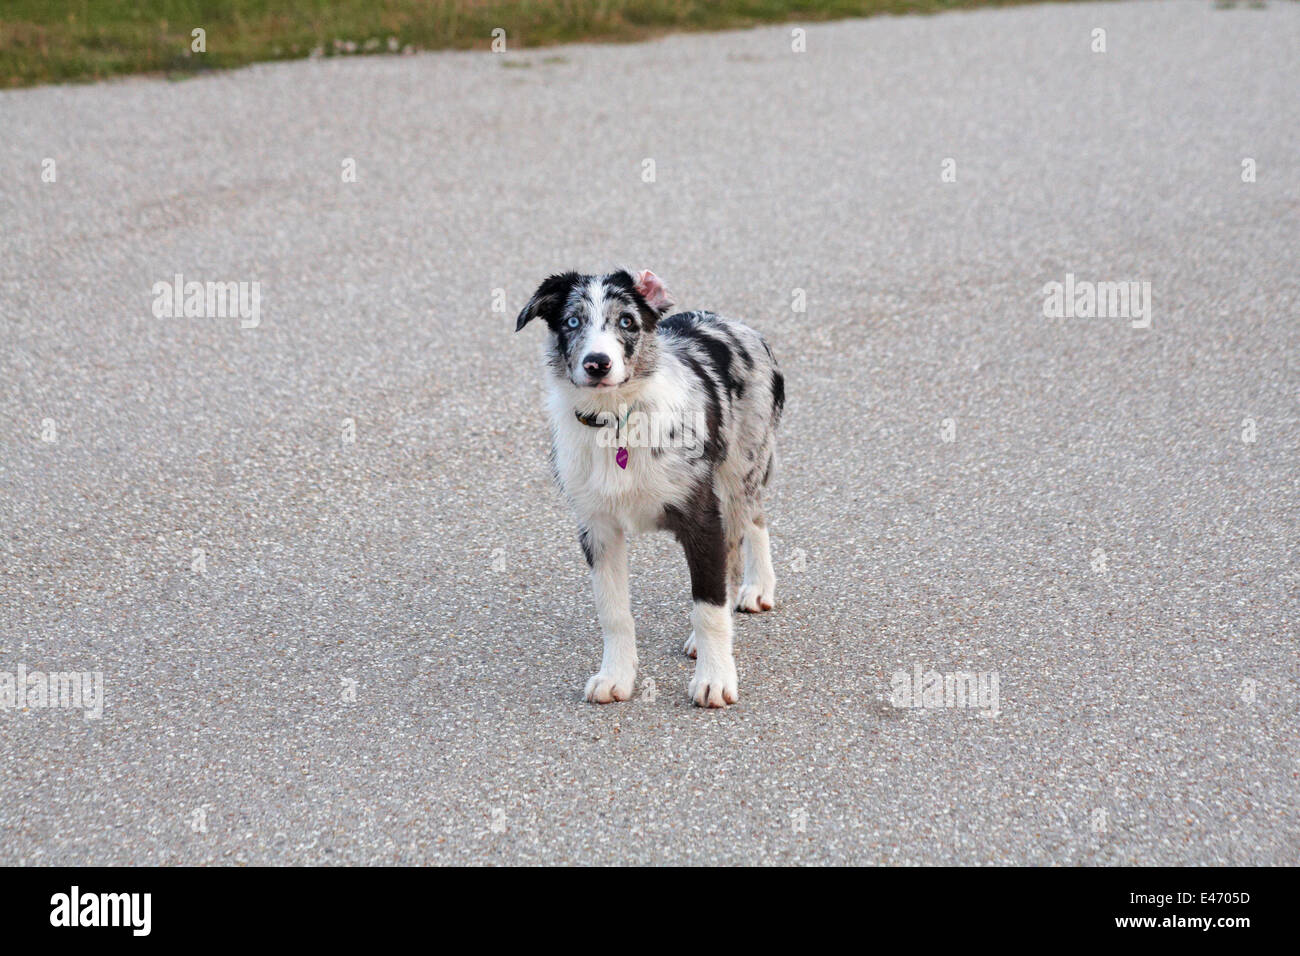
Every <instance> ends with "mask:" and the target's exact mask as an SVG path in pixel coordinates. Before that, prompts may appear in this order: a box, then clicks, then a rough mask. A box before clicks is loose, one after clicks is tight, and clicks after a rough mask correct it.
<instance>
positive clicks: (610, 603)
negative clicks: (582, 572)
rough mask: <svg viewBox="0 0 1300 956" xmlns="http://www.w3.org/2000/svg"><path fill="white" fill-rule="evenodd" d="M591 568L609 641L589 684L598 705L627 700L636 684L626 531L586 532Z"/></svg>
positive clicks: (596, 527)
mask: <svg viewBox="0 0 1300 956" xmlns="http://www.w3.org/2000/svg"><path fill="white" fill-rule="evenodd" d="M582 546H583V550H584V552H585V554H586V557H587V563H588V564H590V565H591V585H592V590H593V591H594V592H595V594H596V616H597V617H598V618H599V619H600V630H601V634H602V635H603V637H604V639H605V654H604V657H603V658H602V659H601V662H600V671H599V673H596V674H594V675H592V677H591V679H590V680H588V681H587V690H586V697H587V700H589V701H591V702H592V703H594V704H608V703H609V702H610V701H614V700H627V699H628V698H630V697H631V696H632V686H633V684H634V682H635V681H636V626H635V625H634V624H633V623H632V606H631V602H630V601H629V598H628V592H627V538H626V536H625V535H624V534H623V529H621V528H617V527H613V526H610V525H606V524H598V525H594V526H593V527H591V528H589V529H587V530H585V531H584V532H583V533H582Z"/></svg>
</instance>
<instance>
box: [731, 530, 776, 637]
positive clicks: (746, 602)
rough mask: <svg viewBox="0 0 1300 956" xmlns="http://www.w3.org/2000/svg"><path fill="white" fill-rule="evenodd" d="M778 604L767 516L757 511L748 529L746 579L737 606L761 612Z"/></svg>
mask: <svg viewBox="0 0 1300 956" xmlns="http://www.w3.org/2000/svg"><path fill="white" fill-rule="evenodd" d="M775 605H776V571H775V570H773V568H772V544H771V540H770V538H769V535H768V533H767V517H766V516H765V515H764V514H763V512H762V511H761V510H760V511H756V512H755V513H754V514H753V516H752V517H751V518H750V522H749V527H748V528H746V529H745V579H744V581H743V582H741V585H740V594H739V595H738V596H737V598H736V610H737V611H748V612H750V613H751V614H757V613H758V612H760V611H770V610H772V608H773V607H774V606H775Z"/></svg>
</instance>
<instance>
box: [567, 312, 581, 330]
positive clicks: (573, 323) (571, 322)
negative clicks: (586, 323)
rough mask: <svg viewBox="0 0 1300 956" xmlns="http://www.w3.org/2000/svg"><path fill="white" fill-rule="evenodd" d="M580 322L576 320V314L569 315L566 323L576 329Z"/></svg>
mask: <svg viewBox="0 0 1300 956" xmlns="http://www.w3.org/2000/svg"><path fill="white" fill-rule="evenodd" d="M581 324H582V323H581V322H579V321H578V317H577V316H576V315H571V316H569V323H568V325H569V328H571V329H576V328H577V327H578V326H579V325H581Z"/></svg>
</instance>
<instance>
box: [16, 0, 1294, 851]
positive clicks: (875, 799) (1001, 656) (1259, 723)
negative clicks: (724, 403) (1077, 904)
mask: <svg viewBox="0 0 1300 956" xmlns="http://www.w3.org/2000/svg"><path fill="white" fill-rule="evenodd" d="M507 27H508V25H507ZM1095 28H1102V29H1104V30H1105V31H1106V35H1105V40H1106V50H1105V52H1094V51H1093V49H1092V47H1093V44H1094V39H1093V30H1094V29H1095ZM790 31H791V28H790V27H789V26H775V27H770V28H764V29H757V30H752V31H742V32H731V33H721V34H712V35H688V36H674V37H669V38H666V39H663V40H660V41H656V42H651V43H646V44H641V45H632V46H585V45H584V46H571V47H563V48H557V49H551V50H542V51H525V52H520V53H514V52H511V53H507V54H504V55H492V54H487V53H439V54H430V55H416V56H407V57H382V58H342V59H336V60H323V61H318V62H299V63H291V64H279V65H267V66H259V67H255V68H252V69H246V70H241V71H238V72H233V73H224V74H216V75H210V76H206V77H203V78H199V79H194V80H190V81H187V82H179V83H177V82H167V81H165V80H160V79H136V80H129V81H125V82H114V83H108V84H103V85H99V86H81V87H51V88H44V89H34V90H28V91H21V92H5V93H0V221H2V222H3V235H2V236H0V317H2V323H0V344H2V345H3V348H2V349H0V496H2V498H0V557H2V558H3V567H2V568H0V571H2V574H0V671H3V672H7V673H10V674H13V675H15V679H16V675H17V672H18V668H19V667H20V666H22V667H24V668H26V670H27V671H28V672H29V673H30V672H32V671H40V672H42V673H44V672H63V671H86V672H94V671H100V672H102V674H103V680H104V709H103V714H102V716H101V717H100V718H99V719H86V718H85V716H84V713H82V712H78V710H76V709H74V708H67V707H51V706H44V707H42V706H40V701H39V700H35V699H33V698H32V697H30V696H28V697H25V698H24V702H25V703H26V704H27V706H26V707H19V706H18V700H17V698H14V706H11V707H10V708H9V709H8V710H3V711H0V740H2V741H3V742H2V743H0V752H2V753H3V774H0V832H2V838H0V863H4V864H15V863H25V864H29V865H30V864H55V863H59V864H81V863H109V864H127V863H164V864H171V863H217V864H234V863H310V864H317V863H504V862H523V863H543V862H545V863H575V862H576V863H643V862H644V863H668V862H672V863H709V862H716V863H741V862H744V863H844V862H854V863H900V864H901V863H1033V864H1155V863H1164V864H1181V863H1191V864H1220V863H1242V864H1296V863H1300V809H1298V803H1300V801H1298V800H1297V797H1298V796H1300V745H1298V737H1300V673H1298V657H1300V656H1298V654H1297V608H1298V604H1300V602H1298V601H1297V596H1298V590H1300V575H1298V573H1297V570H1298V569H1297V560H1296V551H1295V548H1296V539H1297V532H1298V531H1300V520H1298V515H1297V478H1298V474H1300V471H1298V469H1297V461H1298V460H1300V403H1298V402H1297V399H1298V397H1300V391H1298V386H1300V376H1298V375H1297V368H1296V361H1297V354H1298V353H1300V331H1298V323H1297V317H1298V304H1300V295H1298V292H1300V276H1298V274H1297V268H1296V263H1297V253H1298V252H1300V98H1298V97H1297V96H1296V90H1297V89H1298V88H1300V57H1297V56H1296V51H1297V49H1298V48H1300V6H1297V5H1296V4H1290V3H1279V2H1270V3H1269V4H1268V6H1267V8H1266V9H1263V10H1257V9H1249V8H1246V7H1245V6H1239V7H1238V8H1236V9H1231V10H1223V9H1216V8H1214V7H1213V6H1212V5H1211V4H1209V3H1200V2H1197V3H1165V4H1116V5H1109V4H1107V5H1078V6H1074V5H1070V6H1057V5H1051V6H1041V7H1039V6H1034V7H1022V8H1015V9H1004V10H997V11H978V12H968V13H954V14H946V15H942V16H935V17H903V18H881V19H873V20H866V21H853V22H844V23H834V24H824V25H815V26H809V27H808V29H807V36H806V42H807V50H806V52H802V53H796V52H793V51H792V49H791V43H792V40H791V32H790ZM208 42H209V44H211V45H215V44H217V43H218V42H219V38H216V37H210V38H209V41H208ZM46 159H53V160H54V166H53V170H54V173H55V180H54V181H53V182H43V181H42V171H43V169H46V168H49V167H48V165H43V163H44V160H46ZM349 159H350V160H354V161H355V170H356V181H355V182H345V181H344V175H343V172H344V164H345V161H346V160H349ZM646 160H653V173H654V175H653V179H652V181H649V182H647V181H645V178H646V177H647V176H648V173H647V170H648V168H649V167H648V166H647V165H646V163H645V161H646ZM946 160H952V161H953V162H952V163H951V164H949V163H946V162H945V161H946ZM1246 160H1253V161H1254V162H1253V168H1254V171H1255V176H1254V181H1253V182H1251V181H1243V175H1245V178H1246V179H1247V180H1249V179H1250V178H1251V177H1250V175H1249V170H1250V167H1251V166H1252V164H1251V163H1247V162H1245V161H1246ZM945 173H954V174H955V181H945V179H952V178H953V177H952V176H951V175H945ZM620 264H627V265H629V266H633V267H641V268H652V269H654V270H655V271H656V272H657V273H659V274H660V275H661V276H663V277H664V279H665V281H666V282H667V283H668V285H669V287H670V289H672V290H673V291H674V292H675V294H676V297H677V300H678V303H679V305H680V306H682V307H683V308H713V309H717V310H719V311H725V312H727V313H729V314H733V315H736V316H738V317H743V318H745V319H747V320H748V321H750V322H751V323H752V324H754V325H755V326H757V327H758V328H760V329H761V330H763V331H764V333H765V334H766V335H767V337H768V338H769V340H770V341H771V342H772V344H773V348H774V350H775V351H776V354H777V355H778V357H779V358H780V359H781V361H782V364H783V366H784V368H785V370H786V373H787V378H788V382H789V385H788V391H789V404H788V407H787V416H786V418H785V420H784V422H783V432H782V436H781V444H782V453H783V457H782V465H781V470H780V473H779V475H778V477H777V479H776V484H775V495H774V500H773V503H772V508H771V514H772V526H773V549H774V557H775V559H776V564H777V574H778V591H777V597H778V601H779V606H778V609H777V610H776V611H775V613H772V614H768V615H764V616H762V617H754V618H749V617H747V618H744V619H742V620H739V621H738V624H737V658H738V664H739V669H740V675H741V701H740V703H739V705H737V706H735V707H732V708H730V709H728V710H726V711H724V712H705V711H701V710H699V709H697V708H695V707H693V706H691V705H690V703H689V702H688V700H687V698H686V693H685V688H686V684H687V681H688V679H689V676H690V672H691V666H692V665H691V663H690V662H689V661H687V660H686V659H685V658H684V657H683V656H682V655H681V653H680V647H681V643H682V640H683V638H684V637H685V633H686V629H687V613H688V611H689V591H688V583H687V579H686V570H685V563H684V561H683V559H682V557H681V554H680V551H679V550H678V548H677V546H676V545H675V544H673V543H672V542H671V540H669V539H666V538H658V537H650V538H643V539H637V540H636V541H635V542H634V544H633V547H632V568H633V571H632V590H633V611H634V614H635V615H636V618H637V621H638V628H639V643H640V649H641V659H642V672H641V676H640V687H639V692H638V696H637V697H636V698H634V699H633V700H632V701H630V702H627V703H625V704H621V705H614V706H608V707H597V706H593V705H590V704H587V703H584V702H583V701H582V699H581V691H582V687H583V683H584V681H585V680H586V678H587V677H588V675H589V674H591V673H592V672H593V671H594V670H595V668H596V666H597V664H598V662H599V657H600V649H599V636H598V633H597V627H596V621H595V613H594V608H593V604H592V600H591V597H590V594H589V590H588V585H587V580H586V568H585V565H584V564H583V562H582V558H581V555H580V551H579V548H578V545H577V542H576V539H575V532H574V527H573V523H572V521H571V519H570V517H569V516H568V515H567V514H566V512H565V510H564V508H563V506H562V504H561V503H560V501H559V499H558V496H557V494H556V493H555V491H554V490H553V489H552V488H551V485H550V480H549V475H548V470H547V463H546V454H547V439H546V429H545V424H544V418H543V413H542V410H541V407H540V404H539V398H540V394H541V376H540V373H539V370H538V353H539V351H540V343H541V339H542V334H541V330H540V329H539V328H532V327H530V328H529V329H528V330H526V331H525V332H524V333H521V334H519V335H514V334H513V333H512V329H513V319H514V314H515V312H516V311H517V309H518V308H519V307H520V306H521V305H522V303H523V302H524V301H525V300H526V298H527V296H528V295H529V294H530V293H531V291H532V289H533V287H534V286H535V284H536V283H537V281H538V280H539V279H540V278H541V277H543V276H544V275H545V274H546V273H548V272H550V271H554V270H559V269H564V268H569V267H576V268H579V269H586V270H596V269H601V268H605V267H610V266H617V265H620ZM176 274H181V275H183V276H184V278H185V280H199V281H233V282H250V283H251V282H257V283H260V285H259V286H258V288H259V290H260V297H261V298H260V312H259V314H258V324H257V325H256V327H251V328H241V323H240V321H239V320H238V319H237V318H220V317H191V318H183V317H182V318H158V317H156V316H155V315H154V313H153V310H152V306H153V304H154V300H155V293H154V284H155V283H159V282H171V281H172V279H173V276H174V275H176ZM1067 274H1070V275H1073V276H1074V277H1075V281H1076V282H1128V281H1135V282H1140V283H1149V284H1150V290H1151V291H1150V296H1151V299H1150V301H1151V313H1150V317H1151V321H1150V326H1149V328H1134V327H1133V325H1134V323H1133V322H1132V321H1130V319H1129V318H1125V317H1123V316H1113V315H1112V316H1106V317H1094V318H1082V317H1076V318H1047V317H1045V316H1044V303H1045V299H1046V296H1045V294H1044V287H1045V286H1046V285H1047V284H1048V283H1051V282H1053V281H1057V282H1062V283H1063V282H1065V281H1066V276H1067ZM250 288H251V287H250ZM497 290H501V291H499V292H498V291H497ZM797 290H802V298H803V299H804V302H805V304H806V309H805V311H797V310H796V307H797V306H798V305H799V301H798V299H799V298H800V296H799V293H798V292H797ZM494 306H501V308H494ZM1139 324H1142V323H1139ZM1247 420H1249V421H1247ZM348 421H350V422H351V426H350V427H351V430H349V426H348V425H347V422H348ZM349 438H351V439H353V440H351V441H348V440H347V439H349ZM917 668H920V671H921V672H922V673H924V672H931V671H933V672H935V673H937V674H940V675H946V674H954V673H975V674H977V675H983V679H984V680H986V682H987V683H986V684H985V686H986V688H989V689H991V688H992V684H991V681H992V679H993V678H996V680H997V688H998V695H997V701H996V708H994V707H993V701H992V700H991V698H990V699H986V700H985V701H983V702H982V703H983V704H986V705H988V706H981V702H980V701H978V700H976V701H974V705H975V706H970V704H971V702H969V701H968V702H967V703H968V706H966V707H956V706H954V707H946V706H937V707H926V706H923V707H899V706H896V705H897V704H898V703H899V700H898V699H897V698H896V696H895V690H896V689H897V688H896V680H897V678H896V677H895V675H896V674H899V673H900V672H901V673H904V674H914V673H916V669H917ZM10 686H11V688H12V684H11V685H10ZM3 689H4V684H3V675H2V674H0V697H2V695H3ZM940 702H942V701H940ZM930 703H935V701H934V700H931V701H930Z"/></svg>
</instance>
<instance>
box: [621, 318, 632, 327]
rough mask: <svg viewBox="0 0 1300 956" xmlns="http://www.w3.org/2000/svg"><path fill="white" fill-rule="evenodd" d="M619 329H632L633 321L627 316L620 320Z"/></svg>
mask: <svg viewBox="0 0 1300 956" xmlns="http://www.w3.org/2000/svg"><path fill="white" fill-rule="evenodd" d="M618 327H619V328H620V329H630V328H632V320H631V319H629V318H628V317H627V316H626V315H625V316H623V318H621V319H619V320H618Z"/></svg>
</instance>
